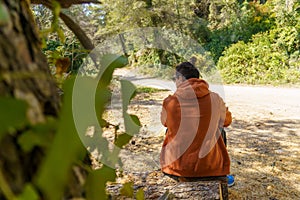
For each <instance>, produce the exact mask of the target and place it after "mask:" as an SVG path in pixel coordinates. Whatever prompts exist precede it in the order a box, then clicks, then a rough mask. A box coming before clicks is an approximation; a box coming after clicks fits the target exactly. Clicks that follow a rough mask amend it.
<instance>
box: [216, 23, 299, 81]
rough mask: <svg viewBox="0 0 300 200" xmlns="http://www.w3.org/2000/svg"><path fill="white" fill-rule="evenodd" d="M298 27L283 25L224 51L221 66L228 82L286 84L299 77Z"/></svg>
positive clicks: (224, 77)
mask: <svg viewBox="0 0 300 200" xmlns="http://www.w3.org/2000/svg"><path fill="white" fill-rule="evenodd" d="M299 44H300V40H299V30H296V29H295V28H294V27H290V26H287V27H281V28H277V29H274V30H271V31H267V32H264V33H258V34H256V35H254V36H253V37H252V41H251V42H249V43H245V42H243V41H240V42H238V43H236V44H233V45H232V46H231V47H229V48H228V49H226V50H225V51H224V56H222V57H220V59H219V62H218V65H217V66H218V69H220V70H221V74H222V77H223V79H224V81H225V82H226V83H247V84H284V83H296V82H299V80H300V68H299V63H300V59H299V50H300V49H299Z"/></svg>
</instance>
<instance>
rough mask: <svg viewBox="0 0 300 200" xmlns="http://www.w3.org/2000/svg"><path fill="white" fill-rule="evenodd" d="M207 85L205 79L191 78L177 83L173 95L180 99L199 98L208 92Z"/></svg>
mask: <svg viewBox="0 0 300 200" xmlns="http://www.w3.org/2000/svg"><path fill="white" fill-rule="evenodd" d="M208 87H209V86H208V83H207V82H206V81H205V80H203V79H198V78H191V79H188V80H186V81H184V82H182V83H180V84H179V85H178V87H177V90H176V92H175V95H176V96H178V97H180V98H182V99H193V98H196V97H197V98H200V97H203V96H205V95H207V94H209V89H208Z"/></svg>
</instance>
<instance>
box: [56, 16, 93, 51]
mask: <svg viewBox="0 0 300 200" xmlns="http://www.w3.org/2000/svg"><path fill="white" fill-rule="evenodd" d="M59 16H60V18H61V19H62V20H63V21H64V23H65V24H66V26H67V27H68V28H69V29H70V30H71V31H72V32H73V33H74V34H75V35H76V37H77V38H78V40H79V41H80V43H81V44H82V46H83V47H84V48H85V49H87V50H92V49H94V48H95V47H94V45H93V43H92V42H91V40H90V38H89V37H88V36H87V35H86V34H85V32H84V31H83V30H82V29H81V28H80V26H79V25H78V24H77V23H76V22H74V21H73V20H72V19H71V18H70V17H69V16H68V15H66V14H64V13H62V12H61V13H60V14H59Z"/></svg>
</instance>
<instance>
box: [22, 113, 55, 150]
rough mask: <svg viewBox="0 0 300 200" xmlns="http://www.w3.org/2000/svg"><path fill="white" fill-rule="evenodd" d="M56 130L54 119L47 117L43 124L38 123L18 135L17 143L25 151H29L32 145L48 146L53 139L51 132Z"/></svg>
mask: <svg viewBox="0 0 300 200" xmlns="http://www.w3.org/2000/svg"><path fill="white" fill-rule="evenodd" d="M55 130H56V121H55V120H54V119H48V121H47V123H45V124H38V125H35V126H34V127H32V128H31V129H30V130H29V131H26V132H24V133H23V134H22V135H21V136H20V137H18V143H19V145H20V146H21V148H22V149H23V150H24V151H25V152H30V151H31V150H32V149H33V147H35V146H41V147H46V148H47V147H49V145H50V144H51V143H50V141H52V140H53V133H54V132H55Z"/></svg>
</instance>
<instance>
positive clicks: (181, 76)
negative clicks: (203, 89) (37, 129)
mask: <svg viewBox="0 0 300 200" xmlns="http://www.w3.org/2000/svg"><path fill="white" fill-rule="evenodd" d="M199 76H200V73H199V71H198V69H197V68H196V67H195V66H194V65H193V64H192V63H190V62H182V63H180V64H179V65H177V66H176V75H175V80H176V85H178V84H179V83H181V82H183V81H185V80H188V79H190V78H199Z"/></svg>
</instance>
